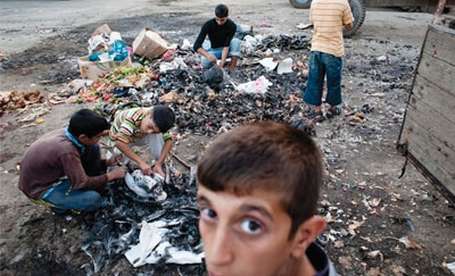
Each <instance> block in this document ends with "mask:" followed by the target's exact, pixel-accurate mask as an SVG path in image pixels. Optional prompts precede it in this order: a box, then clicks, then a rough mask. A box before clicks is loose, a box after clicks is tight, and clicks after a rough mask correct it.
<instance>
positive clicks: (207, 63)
mask: <svg viewBox="0 0 455 276" xmlns="http://www.w3.org/2000/svg"><path fill="white" fill-rule="evenodd" d="M201 63H202V67H203V68H204V69H210V68H211V67H212V66H213V64H212V63H211V62H210V61H209V60H208V59H206V58H205V57H203V58H202V60H201Z"/></svg>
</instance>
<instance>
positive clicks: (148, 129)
mask: <svg viewBox="0 0 455 276" xmlns="http://www.w3.org/2000/svg"><path fill="white" fill-rule="evenodd" d="M141 132H142V133H144V134H152V133H160V129H159V128H158V127H157V126H156V124H155V122H154V121H153V119H152V118H151V116H146V117H145V118H144V119H143V120H142V122H141Z"/></svg>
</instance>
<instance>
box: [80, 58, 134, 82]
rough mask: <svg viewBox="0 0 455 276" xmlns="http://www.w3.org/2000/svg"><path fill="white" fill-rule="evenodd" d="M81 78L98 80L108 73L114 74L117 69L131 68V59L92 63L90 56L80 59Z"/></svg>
mask: <svg viewBox="0 0 455 276" xmlns="http://www.w3.org/2000/svg"><path fill="white" fill-rule="evenodd" d="M78 63H79V70H80V72H81V78H83V79H89V80H96V79H98V78H99V77H102V76H104V75H105V74H107V73H110V72H112V71H113V70H114V69H115V68H118V67H122V66H131V65H132V63H131V58H130V57H128V58H126V59H125V60H124V61H103V62H101V61H96V62H94V61H90V60H88V56H83V57H80V58H79V60H78Z"/></svg>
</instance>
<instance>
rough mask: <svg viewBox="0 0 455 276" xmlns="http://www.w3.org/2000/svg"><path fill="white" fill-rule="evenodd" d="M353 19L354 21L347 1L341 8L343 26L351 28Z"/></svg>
mask: <svg viewBox="0 0 455 276" xmlns="http://www.w3.org/2000/svg"><path fill="white" fill-rule="evenodd" d="M353 21H354V18H353V16H352V11H351V7H350V6H349V4H348V3H347V4H346V7H345V8H344V10H343V27H345V28H346V29H348V30H351V29H352V27H353V24H352V23H353Z"/></svg>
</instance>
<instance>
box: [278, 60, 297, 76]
mask: <svg viewBox="0 0 455 276" xmlns="http://www.w3.org/2000/svg"><path fill="white" fill-rule="evenodd" d="M292 63H293V60H292V58H286V59H284V60H282V61H280V63H278V69H277V73H278V75H282V74H288V73H292V72H293V71H292Z"/></svg>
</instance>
